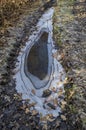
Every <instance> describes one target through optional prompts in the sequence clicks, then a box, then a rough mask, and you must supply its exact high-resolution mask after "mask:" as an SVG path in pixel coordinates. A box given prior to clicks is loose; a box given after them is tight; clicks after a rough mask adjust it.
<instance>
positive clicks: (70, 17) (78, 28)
mask: <svg viewBox="0 0 86 130" xmlns="http://www.w3.org/2000/svg"><path fill="white" fill-rule="evenodd" d="M84 5H86V2H84V4H83V3H80V4H79V3H78V4H76V3H74V1H73V3H71V2H68V1H65V2H64V1H63V0H62V1H61V2H58V4H57V6H55V14H54V17H53V23H54V40H55V43H56V47H58V46H59V50H58V54H57V55H59V53H60V54H61V57H60V59H58V60H59V61H60V62H61V64H62V65H63V67H64V68H65V71H66V73H67V83H66V84H65V91H66V93H65V102H66V107H63V116H62V118H61V117H59V119H56V120H55V121H54V122H51V121H48V122H47V124H45V125H43V124H40V119H41V117H39V115H38V113H37V112H36V111H32V112H30V111H29V108H30V107H33V106H34V104H29V105H28V104H27V101H26V103H25V104H22V98H21V95H19V94H18V93H17V92H16V90H15V81H14V80H13V78H12V77H13V72H12V70H13V68H15V62H16V57H17V55H18V53H19V50H20V48H22V46H24V44H25V42H26V41H27V39H28V37H29V35H30V34H31V33H32V32H33V31H34V30H36V28H35V25H36V23H37V21H38V19H39V18H40V17H41V15H42V14H43V12H44V9H42V8H39V7H38V6H39V4H38V3H36V5H34V10H33V8H31V11H30V10H29V9H28V6H25V10H26V11H25V12H24V13H23V14H22V15H21V16H20V17H19V18H18V20H17V21H16V22H13V23H12V24H11V26H9V27H7V28H6V29H5V30H4V29H3V28H1V31H0V57H1V58H0V129H1V130H85V129H86V94H85V91H86V72H85V70H86V63H85V62H86V56H85V54H86V17H85V13H84V12H85V11H84V12H79V13H77V10H78V8H79V7H80V9H83V8H86V6H84ZM78 6H79V7H78ZM76 7H77V10H76ZM39 12H40V13H39ZM82 14H83V15H82Z"/></svg>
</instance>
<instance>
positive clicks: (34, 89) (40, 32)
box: [14, 8, 65, 117]
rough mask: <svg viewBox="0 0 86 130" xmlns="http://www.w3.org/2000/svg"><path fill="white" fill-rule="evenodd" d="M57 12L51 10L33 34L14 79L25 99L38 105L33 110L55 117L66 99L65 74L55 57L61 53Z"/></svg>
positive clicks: (41, 19) (24, 50)
mask: <svg viewBox="0 0 86 130" xmlns="http://www.w3.org/2000/svg"><path fill="white" fill-rule="evenodd" d="M53 13H54V9H53V8H50V9H49V10H48V11H47V12H45V14H43V16H42V17H41V18H40V19H39V22H38V24H37V31H35V32H33V34H32V35H31V36H30V37H29V39H28V42H26V46H25V47H23V48H22V49H21V52H20V53H19V56H18V58H17V59H18V62H17V63H16V69H15V70H14V71H16V72H17V73H16V74H15V75H14V78H15V79H16V90H17V92H18V93H21V94H22V99H24V100H25V99H30V103H35V106H34V108H31V110H33V109H35V110H37V111H38V112H39V113H41V114H42V115H43V116H46V115H47V114H52V115H53V117H57V116H58V115H59V113H60V112H61V107H60V104H61V101H62V100H63V98H64V86H63V82H64V80H65V72H64V70H63V68H62V66H61V64H60V63H59V62H58V61H57V59H56V58H55V56H54V55H55V54H56V52H57V51H58V50H56V49H55V46H54V44H53V39H52V36H53V26H52V16H53Z"/></svg>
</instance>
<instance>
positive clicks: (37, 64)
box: [27, 32, 48, 80]
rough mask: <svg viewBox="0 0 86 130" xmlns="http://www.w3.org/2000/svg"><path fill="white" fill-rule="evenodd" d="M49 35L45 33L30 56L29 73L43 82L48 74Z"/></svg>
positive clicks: (32, 49)
mask: <svg viewBox="0 0 86 130" xmlns="http://www.w3.org/2000/svg"><path fill="white" fill-rule="evenodd" d="M47 43H48V33H46V32H44V33H43V34H42V36H41V37H40V39H39V40H38V41H37V42H36V43H35V44H34V45H33V47H32V48H31V50H30V53H29V55H28V58H27V60H28V62H27V68H28V71H29V72H30V73H31V74H33V75H35V76H36V77H38V78H39V79H40V80H43V79H44V78H45V76H46V75H47V72H48V48H47Z"/></svg>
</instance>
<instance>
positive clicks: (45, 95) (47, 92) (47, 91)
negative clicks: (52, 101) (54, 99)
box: [42, 89, 52, 97]
mask: <svg viewBox="0 0 86 130" xmlns="http://www.w3.org/2000/svg"><path fill="white" fill-rule="evenodd" d="M51 93H52V91H51V90H49V89H46V90H44V91H43V95H42V97H48V96H50V95H51Z"/></svg>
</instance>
